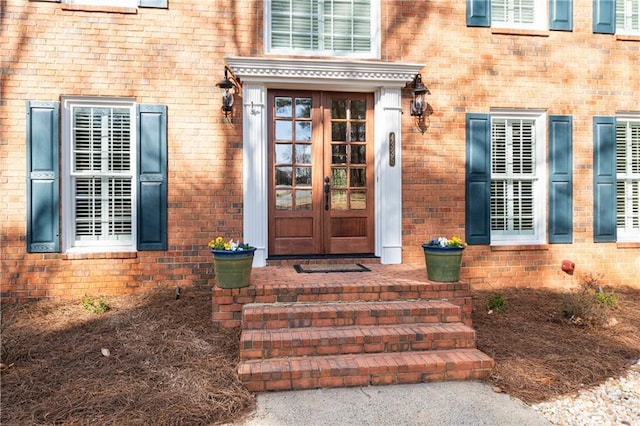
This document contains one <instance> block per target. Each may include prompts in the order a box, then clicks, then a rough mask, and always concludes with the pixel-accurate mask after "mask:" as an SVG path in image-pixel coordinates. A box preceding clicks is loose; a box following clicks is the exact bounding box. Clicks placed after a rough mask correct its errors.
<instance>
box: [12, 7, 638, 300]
mask: <svg viewBox="0 0 640 426" xmlns="http://www.w3.org/2000/svg"><path fill="white" fill-rule="evenodd" d="M381 3H382V4H381V12H382V15H383V18H382V27H383V31H382V38H383V47H382V53H383V57H382V60H384V61H402V62H417V63H423V64H425V67H424V69H423V72H422V75H423V80H424V82H425V83H426V84H427V85H428V86H429V88H430V90H431V92H432V94H431V95H430V96H429V97H428V101H429V103H430V105H431V106H432V108H433V111H434V112H433V115H431V116H430V117H429V128H428V130H427V131H426V133H425V134H424V135H422V134H420V132H418V131H417V130H416V129H414V127H413V123H412V120H411V117H410V116H409V114H408V113H407V114H405V115H404V117H403V119H404V123H403V124H404V128H403V141H402V143H403V152H402V156H403V158H402V161H403V176H404V177H403V190H404V192H403V233H404V237H403V244H404V247H405V251H404V261H405V262H420V263H421V262H424V260H423V258H422V253H421V248H420V244H421V243H422V242H424V241H425V240H427V239H429V238H432V237H437V236H441V235H452V234H457V235H460V236H463V235H464V201H465V200H464V159H465V142H464V141H465V134H464V126H465V123H464V117H465V113H466V112H480V113H487V112H489V110H490V108H529V109H540V110H545V111H546V112H547V113H548V114H568V115H572V116H573V120H574V128H573V132H574V140H573V144H574V148H573V154H574V157H573V162H574V212H573V213H574V230H573V232H574V234H573V236H574V243H573V244H570V245H566V244H557V245H547V246H544V247H541V248H538V249H535V250H531V249H530V247H512V248H508V249H506V250H505V249H500V250H497V249H495V248H494V249H491V248H489V247H486V246H473V247H469V248H468V249H467V250H466V252H465V257H464V263H465V268H464V269H463V279H468V280H470V281H471V282H472V284H473V285H475V286H501V285H510V284H515V285H521V286H539V285H568V284H571V282H574V281H577V280H578V278H579V276H580V274H583V273H602V274H604V282H605V283H607V284H609V283H610V284H616V285H634V284H636V280H635V279H634V275H633V274H634V272H635V271H636V270H638V267H639V266H640V244H639V245H626V246H623V245H619V244H618V245H617V244H594V243H592V241H593V235H592V228H593V214H592V210H593V195H592V188H593V185H592V180H593V176H592V130H591V125H592V117H593V116H594V115H613V114H615V113H616V112H617V111H638V110H640V105H639V104H638V96H637V94H638V93H640V78H639V77H638V73H637V70H638V69H640V59H639V58H640V52H639V51H640V41H624V40H617V39H616V37H615V36H610V35H600V34H592V31H591V14H592V0H574V31H573V32H559V31H551V32H544V33H541V34H538V35H530V34H519V35H513V34H496V33H493V32H492V31H491V29H488V28H467V27H466V25H465V2H462V1H445V0H434V1H427V2H405V1H399V0H396V1H386V0H382V1H381ZM3 6H4V10H3V16H2V18H0V19H2V26H1V28H2V40H3V59H2V60H3V65H2V66H3V72H2V74H1V75H0V78H1V79H2V81H1V83H2V88H1V90H2V93H1V95H2V96H1V97H2V101H1V104H0V122H1V123H2V125H1V126H0V143H1V145H0V166H1V167H0V226H1V230H0V238H1V242H0V243H1V246H0V249H1V251H2V254H1V256H2V270H1V273H2V298H3V300H10V299H16V298H21V297H49V296H71V295H83V294H89V293H101V294H106V293H127V292H132V291H136V290H138V289H143V288H148V287H153V286H174V285H192V284H193V285H207V284H212V283H213V280H212V278H213V271H212V267H211V262H210V255H209V253H208V251H207V248H206V243H207V241H208V240H209V239H210V238H212V237H214V236H216V235H218V234H220V235H224V236H226V237H236V236H241V235H242V134H241V132H242V122H241V115H242V114H241V111H240V109H239V106H240V104H241V102H237V103H236V108H235V109H234V117H233V123H230V122H228V121H227V120H225V119H224V117H222V116H221V113H220V98H219V95H218V92H217V88H216V87H215V83H216V82H217V81H219V80H220V79H221V78H222V70H223V66H224V57H225V56H251V55H258V56H259V55H261V52H262V44H261V40H262V24H261V20H262V2H261V1H257V0H256V1H239V0H226V1H225V0H223V1H215V2H212V1H202V0H200V1H198V0H184V1H175V2H170V8H169V9H168V10H163V9H138V11H137V13H136V14H125V13H104V12H87V11H70V10H64V9H63V8H62V7H61V5H60V4H58V3H51V2H29V1H23V0H7V1H5V2H4V3H3ZM62 95H86V96H89V95H92V96H118V97H132V98H134V99H135V101H136V102H138V103H157V104H165V105H167V106H168V111H169V114H168V117H169V122H168V123H169V126H168V145H169V187H168V188H169V223H170V234H169V250H168V251H167V252H139V253H137V254H130V253H120V254H117V253H116V254H110V255H83V256H78V255H76V256H68V255H64V254H27V253H26V250H25V227H26V225H25V205H26V201H25V194H26V187H25V175H26V171H25V167H26V159H25V155H26V148H25V103H26V101H27V100H38V101H52V100H59V98H60V96H62ZM404 102H405V103H404V108H405V111H406V110H407V109H408V103H409V99H408V94H407V97H406V98H405V100H404ZM214 233H215V235H214ZM565 258H567V259H571V260H573V261H574V262H576V264H577V270H576V277H575V278H572V277H569V276H567V275H565V274H564V273H562V272H561V271H560V263H561V261H562V259H565Z"/></svg>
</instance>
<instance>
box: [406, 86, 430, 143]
mask: <svg viewBox="0 0 640 426" xmlns="http://www.w3.org/2000/svg"><path fill="white" fill-rule="evenodd" d="M407 86H408V87H409V88H410V89H411V93H412V96H413V98H412V99H411V111H410V113H411V116H412V117H415V120H416V127H417V128H418V129H419V130H420V131H421V132H422V134H424V132H425V130H427V126H425V124H424V117H425V112H427V114H426V115H430V114H431V112H432V110H431V106H430V105H429V104H427V101H426V99H425V95H430V94H431V92H430V91H429V89H428V88H427V87H426V86H425V85H424V83H422V75H420V74H416V76H415V78H414V79H413V82H411V83H409V84H408V85H407Z"/></svg>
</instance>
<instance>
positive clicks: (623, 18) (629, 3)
mask: <svg viewBox="0 0 640 426" xmlns="http://www.w3.org/2000/svg"><path fill="white" fill-rule="evenodd" d="M616 32H618V33H626V34H637V33H640V0H616Z"/></svg>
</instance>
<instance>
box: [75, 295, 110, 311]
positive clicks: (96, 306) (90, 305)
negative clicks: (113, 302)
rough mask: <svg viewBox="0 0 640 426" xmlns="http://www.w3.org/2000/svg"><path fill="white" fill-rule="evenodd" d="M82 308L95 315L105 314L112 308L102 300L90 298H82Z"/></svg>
mask: <svg viewBox="0 0 640 426" xmlns="http://www.w3.org/2000/svg"><path fill="white" fill-rule="evenodd" d="M82 307H83V308H84V310H85V311H88V312H92V313H94V314H104V313H105V312H107V311H108V310H109V309H111V307H110V306H109V305H108V304H107V302H105V301H104V300H102V299H98V300H97V301H94V300H93V299H91V298H90V297H88V296H85V297H83V298H82Z"/></svg>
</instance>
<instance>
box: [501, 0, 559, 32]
mask: <svg viewBox="0 0 640 426" xmlns="http://www.w3.org/2000/svg"><path fill="white" fill-rule="evenodd" d="M547 4H548V0H491V26H492V27H497V28H516V29H518V28H521V29H539V30H542V29H547V27H548V25H547Z"/></svg>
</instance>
